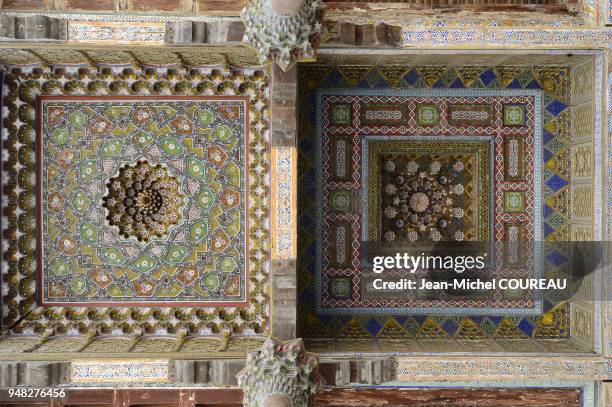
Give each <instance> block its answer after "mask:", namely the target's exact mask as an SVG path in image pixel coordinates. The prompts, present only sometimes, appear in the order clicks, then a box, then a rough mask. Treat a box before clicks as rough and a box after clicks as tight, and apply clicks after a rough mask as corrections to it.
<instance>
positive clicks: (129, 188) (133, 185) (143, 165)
mask: <svg viewBox="0 0 612 407" xmlns="http://www.w3.org/2000/svg"><path fill="white" fill-rule="evenodd" d="M106 188H107V194H106V196H104V197H103V198H102V200H103V204H102V205H103V206H104V208H106V210H107V216H106V220H107V221H108V222H109V224H111V225H112V226H117V227H119V233H120V234H121V235H122V236H123V237H125V238H129V237H131V236H134V237H136V239H138V240H139V241H144V242H146V241H148V240H149V239H150V238H151V237H158V238H161V237H164V236H165V235H166V234H167V233H168V230H169V229H170V227H172V226H173V225H176V224H178V223H179V221H180V218H181V213H180V210H181V208H182V206H183V198H184V196H183V194H182V193H181V191H180V183H179V181H178V180H177V179H176V178H175V177H173V176H171V175H170V174H169V173H168V170H167V169H166V168H165V167H163V166H162V165H160V164H157V165H155V166H153V165H151V164H149V162H147V161H139V162H137V163H136V164H134V165H129V164H126V165H124V166H123V167H121V168H120V169H119V174H118V175H117V176H115V177H113V178H111V179H109V181H108V183H107V184H106Z"/></svg>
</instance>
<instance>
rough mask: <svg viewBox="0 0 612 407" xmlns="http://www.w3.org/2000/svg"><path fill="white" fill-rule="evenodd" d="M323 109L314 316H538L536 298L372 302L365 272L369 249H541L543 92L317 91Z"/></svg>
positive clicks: (527, 295)
mask: <svg viewBox="0 0 612 407" xmlns="http://www.w3.org/2000/svg"><path fill="white" fill-rule="evenodd" d="M316 110H317V111H316V114H317V116H316V117H317V126H316V131H317V135H316V143H315V145H316V147H317V152H316V188H317V191H316V192H317V195H316V196H317V198H316V203H317V216H316V221H317V227H316V234H317V236H316V240H317V249H316V261H315V265H316V267H315V268H316V270H315V271H316V273H315V277H316V285H315V291H316V308H317V312H318V313H321V314H328V315H334V314H352V313H368V314H387V315H397V314H406V313H407V314H425V315H427V314H444V315H451V314H458V315H465V313H466V312H469V313H471V314H474V315H478V314H485V315H488V314H491V313H495V314H512V313H519V314H526V315H533V314H537V313H539V312H541V306H542V304H541V299H539V298H538V295H536V294H535V293H533V292H527V293H525V292H523V293H520V294H521V295H517V296H516V297H515V298H507V296H504V295H502V294H501V293H497V294H495V293H494V292H492V293H491V295H490V296H485V297H482V298H476V299H465V298H459V299H457V298H456V299H452V298H441V297H440V298H433V297H427V296H425V297H419V296H418V295H414V296H412V297H411V296H410V295H408V296H404V297H401V296H400V297H401V298H400V297H398V298H391V296H386V297H385V296H382V297H381V296H380V295H374V296H372V295H368V294H367V291H369V290H368V289H367V286H368V284H369V282H371V281H370V280H369V279H368V277H367V276H366V275H365V274H363V273H362V271H361V270H362V266H361V262H362V261H363V258H362V255H363V253H364V251H366V252H367V251H368V250H369V249H367V248H365V246H364V245H365V244H366V243H365V242H380V241H382V242H389V243H396V242H403V243H405V244H411V243H421V242H437V241H485V242H487V241H503V240H517V241H518V240H530V241H539V240H541V239H542V236H541V235H542V228H541V226H540V225H541V211H540V209H539V208H541V207H542V204H541V195H542V192H541V189H542V179H541V174H542V171H541V168H542V159H541V157H540V151H541V149H542V144H541V143H542V123H541V117H540V116H541V92H540V91H538V90H531V89H525V90H494V91H492V90H431V91H424V90H423V91H422V90H405V89H393V90H391V89H377V90H373V89H324V88H321V89H319V90H318V91H317V95H316ZM500 255H501V253H500ZM533 264H534V262H533V258H532V259H531V260H527V261H526V262H525V264H524V265H523V266H524V267H523V269H524V270H523V271H524V272H525V273H534V268H533V267H532V266H533ZM503 271H504V270H495V272H503ZM515 271H516V270H515ZM535 272H536V273H538V272H539V271H538V268H537V267H536V268H535Z"/></svg>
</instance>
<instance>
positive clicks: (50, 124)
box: [37, 96, 257, 306]
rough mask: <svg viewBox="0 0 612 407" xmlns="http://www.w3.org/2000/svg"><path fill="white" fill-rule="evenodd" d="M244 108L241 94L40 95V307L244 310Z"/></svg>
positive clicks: (246, 202)
mask: <svg viewBox="0 0 612 407" xmlns="http://www.w3.org/2000/svg"><path fill="white" fill-rule="evenodd" d="M248 109H249V106H248V99H247V98H245V97H239V96H211V97H176V96H175V97H136V96H126V97H115V96H113V97H73V96H43V97H41V98H40V99H39V112H40V122H39V137H38V145H37V147H38V157H39V160H38V167H37V177H38V180H39V183H38V191H37V198H38V202H39V205H38V207H39V215H38V222H39V234H38V248H39V249H38V263H39V267H38V270H39V276H38V277H39V289H38V295H39V302H40V304H41V305H44V306H57V305H80V306H87V305H92V306H93V305H129V306H132V305H133V306H140V305H157V306H170V305H174V306H179V305H185V306H244V305H246V304H247V302H248V270H249V253H248V247H249V244H248V236H249V230H248V229H249V227H251V228H253V227H255V228H256V227H257V226H256V224H257V222H251V221H250V220H249V218H250V216H249V199H248V196H247V195H248V191H247V186H248V179H247V168H248V166H249V157H248V145H247V143H248ZM254 176H257V175H254Z"/></svg>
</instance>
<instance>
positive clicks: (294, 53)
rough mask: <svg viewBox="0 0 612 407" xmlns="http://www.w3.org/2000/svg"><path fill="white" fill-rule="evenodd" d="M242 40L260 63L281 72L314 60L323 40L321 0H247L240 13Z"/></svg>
mask: <svg viewBox="0 0 612 407" xmlns="http://www.w3.org/2000/svg"><path fill="white" fill-rule="evenodd" d="M242 20H243V22H244V25H245V33H244V38H243V41H244V42H246V43H247V44H250V45H252V46H253V47H255V48H256V49H257V51H258V53H259V58H260V60H261V62H262V63H266V62H276V63H277V64H278V65H279V66H280V67H281V68H282V69H283V70H287V69H289V68H290V67H291V66H292V65H293V64H294V63H296V62H298V61H307V60H313V59H314V58H315V56H316V47H317V46H318V45H319V43H320V42H322V40H323V25H322V24H321V22H322V20H323V3H322V2H321V1H320V0H250V1H249V2H248V3H247V5H246V7H245V8H244V9H243V10H242Z"/></svg>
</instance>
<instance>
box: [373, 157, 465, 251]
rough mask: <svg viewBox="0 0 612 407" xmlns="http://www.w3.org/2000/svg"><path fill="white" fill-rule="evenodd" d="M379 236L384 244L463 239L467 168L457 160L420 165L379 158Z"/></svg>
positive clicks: (408, 160)
mask: <svg viewBox="0 0 612 407" xmlns="http://www.w3.org/2000/svg"><path fill="white" fill-rule="evenodd" d="M382 168H383V173H382V177H381V181H382V183H383V185H382V200H381V203H382V206H383V207H382V212H383V220H382V235H383V237H384V238H385V240H387V241H391V240H408V241H410V242H414V241H417V240H432V241H438V240H464V238H465V233H463V232H462V229H464V228H465V222H464V217H465V216H466V209H467V208H468V207H469V204H468V203H467V201H466V200H465V199H464V193H465V187H464V185H463V184H462V182H465V180H466V179H467V177H466V174H465V170H466V165H465V164H464V163H463V162H462V161H460V160H456V161H454V162H451V163H445V164H444V165H442V163H440V162H439V161H434V162H431V163H428V164H419V163H418V162H416V161H414V160H410V159H408V158H407V157H405V156H402V155H392V154H385V155H383V156H382Z"/></svg>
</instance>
